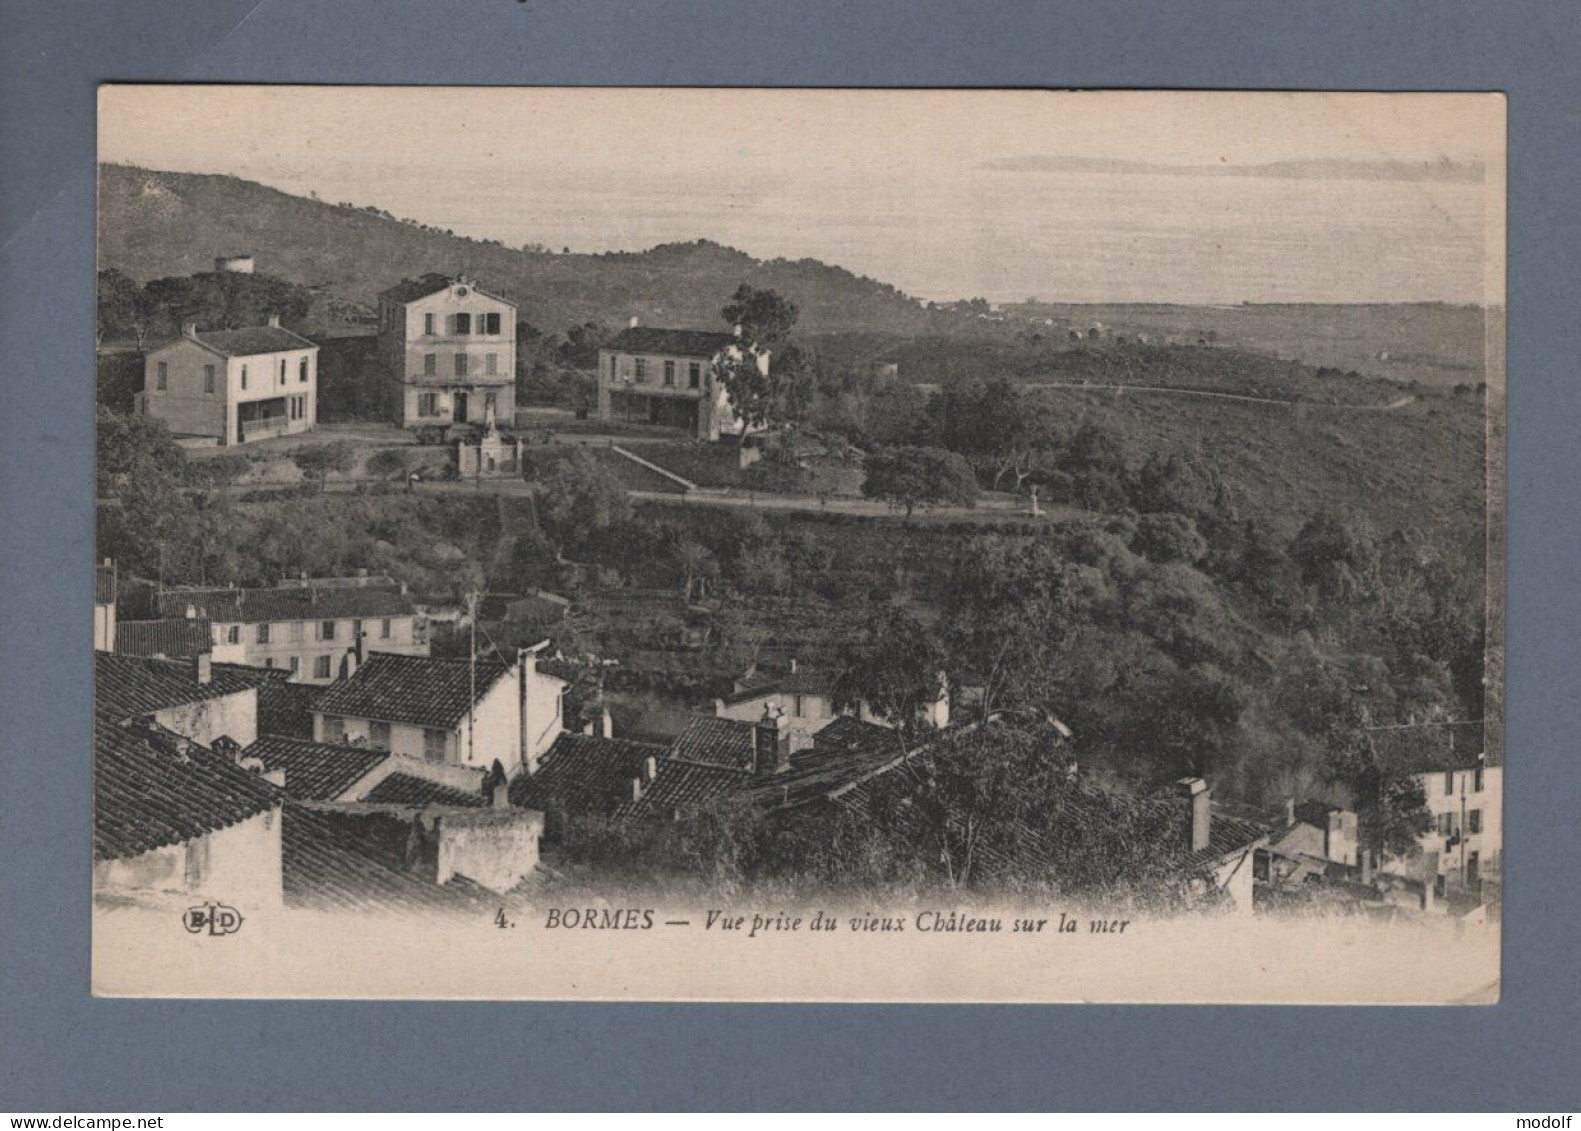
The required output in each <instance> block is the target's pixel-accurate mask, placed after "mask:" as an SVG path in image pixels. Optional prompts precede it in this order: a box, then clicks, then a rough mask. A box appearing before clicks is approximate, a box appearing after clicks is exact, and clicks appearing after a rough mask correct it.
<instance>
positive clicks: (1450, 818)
mask: <svg viewBox="0 0 1581 1131" xmlns="http://www.w3.org/2000/svg"><path fill="white" fill-rule="evenodd" d="M1454 824H1455V818H1454V815H1453V814H1452V813H1440V814H1439V815H1438V832H1439V835H1440V836H1448V835H1449V834H1450V833H1451V832H1453V831H1454Z"/></svg>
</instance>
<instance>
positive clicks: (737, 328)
mask: <svg viewBox="0 0 1581 1131" xmlns="http://www.w3.org/2000/svg"><path fill="white" fill-rule="evenodd" d="M730 332H731V333H732V334H734V335H735V336H736V337H738V338H739V337H741V334H742V329H741V323H739V322H737V323H736V324H735V325H734V326H732V327H730Z"/></svg>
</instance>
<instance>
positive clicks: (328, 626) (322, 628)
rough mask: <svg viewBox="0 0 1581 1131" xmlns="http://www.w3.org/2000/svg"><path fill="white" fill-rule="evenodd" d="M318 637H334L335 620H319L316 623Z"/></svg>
mask: <svg viewBox="0 0 1581 1131" xmlns="http://www.w3.org/2000/svg"><path fill="white" fill-rule="evenodd" d="M318 638H319V639H320V640H333V639H335V622H334V621H332V620H326V621H320V622H319V625H318Z"/></svg>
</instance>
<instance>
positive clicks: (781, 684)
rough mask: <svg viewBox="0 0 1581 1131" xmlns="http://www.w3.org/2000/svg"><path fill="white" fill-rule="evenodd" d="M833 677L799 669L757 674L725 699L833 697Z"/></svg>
mask: <svg viewBox="0 0 1581 1131" xmlns="http://www.w3.org/2000/svg"><path fill="white" fill-rule="evenodd" d="M834 682H835V677H834V676H833V675H832V674H831V673H829V672H825V671H817V670H808V669H807V668H799V669H798V670H796V671H793V672H759V673H757V674H756V675H754V676H752V677H751V678H750V679H744V680H742V681H741V690H740V691H738V692H736V693H735V694H733V695H731V696H729V697H728V698H726V700H725V702H727V703H740V702H742V701H743V700H747V699H758V698H761V697H763V696H764V695H772V694H774V693H775V692H778V693H780V694H781V695H821V696H824V697H825V698H832V697H833V696H834Z"/></svg>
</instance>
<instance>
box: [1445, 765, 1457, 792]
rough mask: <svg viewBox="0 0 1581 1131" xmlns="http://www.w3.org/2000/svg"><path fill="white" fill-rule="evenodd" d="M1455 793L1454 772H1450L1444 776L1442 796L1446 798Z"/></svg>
mask: <svg viewBox="0 0 1581 1131" xmlns="http://www.w3.org/2000/svg"><path fill="white" fill-rule="evenodd" d="M1454 792H1455V771H1454V770H1450V771H1449V772H1448V773H1447V774H1445V775H1444V796H1445V797H1448V796H1450V795H1451V794H1452V793H1454Z"/></svg>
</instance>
